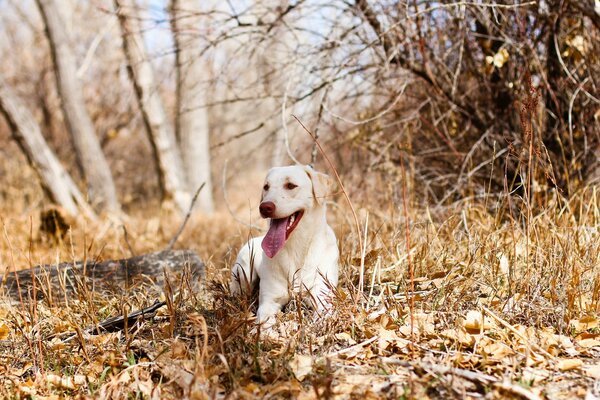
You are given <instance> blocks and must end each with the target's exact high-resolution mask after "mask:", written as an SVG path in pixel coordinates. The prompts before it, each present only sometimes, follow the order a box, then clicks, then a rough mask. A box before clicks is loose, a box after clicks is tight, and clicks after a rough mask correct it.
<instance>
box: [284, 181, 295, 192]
mask: <svg viewBox="0 0 600 400" xmlns="http://www.w3.org/2000/svg"><path fill="white" fill-rule="evenodd" d="M297 187H298V185H295V184H293V183H292V182H288V183H286V184H285V188H286V189H287V190H293V189H296V188H297Z"/></svg>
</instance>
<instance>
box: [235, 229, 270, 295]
mask: <svg viewBox="0 0 600 400" xmlns="http://www.w3.org/2000/svg"><path fill="white" fill-rule="evenodd" d="M259 239H262V238H259ZM257 243H258V244H257ZM261 262H262V255H261V252H260V242H259V241H257V239H256V238H255V239H252V240H250V241H249V242H248V243H246V244H245V245H244V246H243V247H242V248H241V249H240V252H239V254H238V256H237V259H236V260H235V265H234V266H233V268H232V269H231V280H230V282H229V290H230V291H231V294H233V295H239V294H241V293H251V292H252V290H253V289H254V285H256V282H257V278H258V274H257V271H258V268H259V265H260V263H261Z"/></svg>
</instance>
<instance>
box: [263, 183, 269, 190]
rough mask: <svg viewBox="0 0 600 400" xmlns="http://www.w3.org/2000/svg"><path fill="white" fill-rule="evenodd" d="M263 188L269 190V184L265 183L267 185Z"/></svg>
mask: <svg viewBox="0 0 600 400" xmlns="http://www.w3.org/2000/svg"><path fill="white" fill-rule="evenodd" d="M263 190H264V191H265V192H266V191H267V190H269V185H268V184H265V186H263Z"/></svg>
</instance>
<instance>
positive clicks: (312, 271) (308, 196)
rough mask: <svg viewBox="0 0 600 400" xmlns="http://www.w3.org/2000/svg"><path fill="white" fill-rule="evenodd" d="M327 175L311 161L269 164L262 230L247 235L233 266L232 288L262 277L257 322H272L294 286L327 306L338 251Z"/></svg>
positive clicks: (335, 275) (246, 286) (240, 289)
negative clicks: (262, 232) (329, 217)
mask: <svg viewBox="0 0 600 400" xmlns="http://www.w3.org/2000/svg"><path fill="white" fill-rule="evenodd" d="M330 186H331V178H329V176H327V175H325V174H322V173H320V172H316V171H315V170H313V169H312V168H311V167H309V166H300V165H297V166H290V167H278V168H272V169H271V170H270V171H269V172H268V174H267V178H266V180H265V184H264V186H263V193H262V200H261V204H260V207H259V209H260V214H261V215H262V217H263V218H270V227H269V231H268V232H267V234H266V235H264V236H260V237H257V238H254V239H251V240H250V241H249V242H248V243H247V244H246V245H244V247H242V249H241V250H240V253H239V254H238V257H237V260H236V263H235V265H234V267H233V269H232V271H231V283H230V288H231V292H232V293H233V294H238V293H240V292H244V291H247V290H251V289H252V288H253V286H254V285H255V284H256V282H257V279H260V284H259V295H258V311H257V315H256V316H257V322H258V323H264V324H265V325H266V326H271V325H272V324H273V322H274V316H275V314H276V313H277V312H278V311H279V310H281V309H282V307H283V306H285V305H286V304H287V303H288V302H289V300H290V296H291V293H292V292H296V293H298V292H303V293H307V294H308V296H307V297H308V299H309V300H310V302H311V303H312V305H313V306H314V307H316V308H317V310H326V309H328V308H329V307H330V304H331V297H332V289H333V288H335V287H336V286H337V282H338V258H339V251H338V247H337V241H336V238H335V234H334V233H333V230H332V229H331V227H330V226H329V225H328V224H327V220H326V208H325V197H326V196H327V195H328V194H329V191H330Z"/></svg>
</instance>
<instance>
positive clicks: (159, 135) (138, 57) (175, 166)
mask: <svg viewBox="0 0 600 400" xmlns="http://www.w3.org/2000/svg"><path fill="white" fill-rule="evenodd" d="M114 4H115V7H116V8H117V15H118V18H119V23H120V26H121V34H122V38H123V51H124V52H125V56H126V58H127V62H128V71H129V76H130V78H131V81H132V82H133V85H134V88H135V93H136V97H137V99H138V103H139V106H140V109H141V112H142V117H143V120H144V125H145V128H146V132H147V133H148V137H149V140H150V143H151V144H152V150H153V152H154V158H155V160H156V166H157V173H158V176H159V182H160V187H161V189H162V195H163V199H173V200H174V202H175V205H176V206H177V207H178V208H179V210H180V211H181V212H182V213H183V212H185V211H187V209H188V207H189V205H190V201H191V196H190V193H189V192H188V190H187V187H186V182H185V175H184V171H183V163H182V161H181V155H180V153H179V149H178V147H177V141H176V138H175V134H174V132H173V129H172V127H171V126H170V124H169V121H168V119H167V116H166V112H165V109H164V106H163V103H162V100H161V98H160V95H159V93H158V91H157V85H156V83H155V82H156V81H155V78H154V71H153V68H152V64H150V61H149V60H148V57H147V55H146V49H145V46H144V40H143V37H142V35H141V33H140V32H141V29H140V26H139V20H138V18H137V16H136V15H135V3H134V2H133V1H132V0H114Z"/></svg>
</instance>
